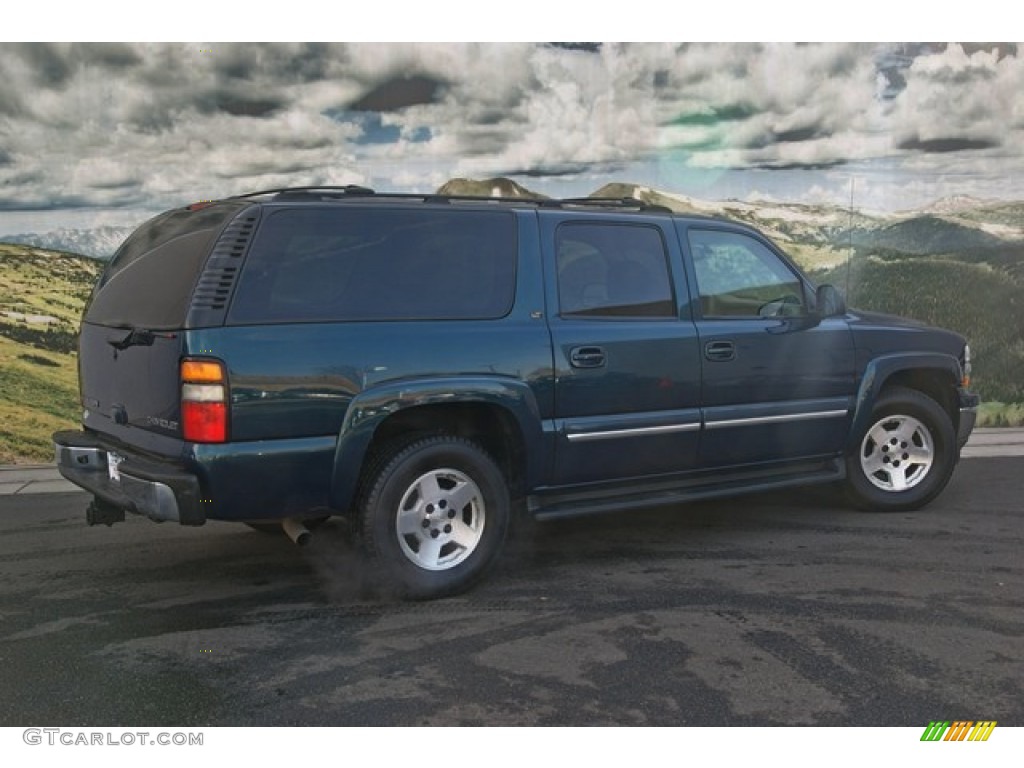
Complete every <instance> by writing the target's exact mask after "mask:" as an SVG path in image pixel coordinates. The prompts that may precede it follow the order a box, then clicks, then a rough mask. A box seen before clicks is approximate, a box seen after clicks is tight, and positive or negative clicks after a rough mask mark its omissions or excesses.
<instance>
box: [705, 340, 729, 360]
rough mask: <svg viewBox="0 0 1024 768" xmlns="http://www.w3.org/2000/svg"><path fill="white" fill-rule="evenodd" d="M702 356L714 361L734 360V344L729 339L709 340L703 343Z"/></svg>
mask: <svg viewBox="0 0 1024 768" xmlns="http://www.w3.org/2000/svg"><path fill="white" fill-rule="evenodd" d="M704 357H706V358H707V359H708V360H714V361H715V362H723V361H726V360H734V359H735V358H736V346H735V345H734V344H733V343H732V342H731V341H709V342H708V343H707V344H705V345H704Z"/></svg>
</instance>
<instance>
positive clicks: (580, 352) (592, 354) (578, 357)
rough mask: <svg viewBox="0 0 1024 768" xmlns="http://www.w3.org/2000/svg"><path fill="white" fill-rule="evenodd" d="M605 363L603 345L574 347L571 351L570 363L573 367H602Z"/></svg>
mask: <svg viewBox="0 0 1024 768" xmlns="http://www.w3.org/2000/svg"><path fill="white" fill-rule="evenodd" d="M604 363H605V357H604V350H603V349H601V347H574V348H573V349H571V350H570V351H569V364H570V365H572V367H573V368H600V367H601V366H602V365H604Z"/></svg>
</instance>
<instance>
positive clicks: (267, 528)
mask: <svg viewBox="0 0 1024 768" xmlns="http://www.w3.org/2000/svg"><path fill="white" fill-rule="evenodd" d="M330 519H331V518H330V517H313V518H310V519H309V520H304V521H303V523H304V524H305V526H306V528H308V529H309V530H311V531H315V530H316V529H317V528H319V527H320V526H321V525H323V524H324V523H326V522H327V521H328V520H330ZM246 525H248V526H249V527H250V528H252V529H253V530H254V531H259V532H260V533H270V534H275V535H276V534H279V533H284V530H282V528H281V523H280V522H277V523H246Z"/></svg>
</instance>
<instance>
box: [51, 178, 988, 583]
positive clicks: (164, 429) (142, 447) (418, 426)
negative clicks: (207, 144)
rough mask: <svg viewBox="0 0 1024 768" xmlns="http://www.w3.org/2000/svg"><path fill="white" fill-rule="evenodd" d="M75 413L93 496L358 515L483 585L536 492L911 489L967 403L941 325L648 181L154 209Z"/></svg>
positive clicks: (160, 515)
mask: <svg viewBox="0 0 1024 768" xmlns="http://www.w3.org/2000/svg"><path fill="white" fill-rule="evenodd" d="M79 361H80V362H79V364H80V379H81V392H82V405H83V409H84V410H83V417H82V423H83V429H82V430H81V431H72V432H59V433H57V434H56V435H54V440H55V443H56V451H57V460H58V464H59V467H60V470H61V472H62V473H63V474H64V476H65V477H67V478H68V479H69V480H71V481H72V482H74V483H76V484H78V485H80V486H81V487H82V488H85V489H86V490H88V491H90V492H91V493H92V494H93V495H94V501H93V502H92V504H91V505H90V507H89V510H88V512H87V516H88V521H89V522H90V523H107V524H109V523H112V522H116V521H118V520H123V519H124V513H125V511H126V510H127V511H129V512H133V513H137V514H141V515H145V516H147V517H150V518H152V519H154V520H158V521H169V522H176V523H181V524H184V525H202V524H203V523H204V522H205V521H207V520H213V519H215V520H233V521H239V522H244V523H249V524H250V525H254V526H257V527H268V526H278V527H283V528H284V530H285V531H286V532H288V533H289V535H290V536H291V537H292V538H293V539H295V540H297V541H302V540H304V539H305V538H306V537H308V535H309V528H311V527H313V525H314V523H316V522H320V521H322V520H323V519H324V518H327V517H329V516H332V515H344V516H351V517H352V518H353V519H354V520H355V521H356V522H357V524H358V528H359V530H360V531H361V534H362V540H363V542H364V544H365V548H366V551H367V553H368V556H369V558H370V560H371V561H372V562H373V563H374V564H376V565H377V566H378V568H377V572H378V574H379V577H380V579H381V581H382V583H385V584H387V585H389V586H391V587H394V588H398V589H399V590H401V591H402V592H403V593H405V594H407V595H409V596H413V597H435V596H439V595H443V594H449V593H452V592H455V591H458V590H460V589H464V588H465V587H466V586H468V585H470V584H471V583H472V582H473V581H475V580H476V579H478V578H479V577H480V576H481V575H482V574H483V573H484V571H485V570H486V569H487V568H488V566H490V565H491V564H492V563H493V561H494V560H495V558H496V557H497V555H498V553H499V551H500V549H501V547H502V543H503V541H504V539H505V535H506V530H507V529H508V526H509V522H510V519H511V518H512V516H513V515H514V514H516V515H518V514H524V515H532V516H534V517H536V518H539V519H550V518H557V517H564V516H569V515H580V514H588V513H594V512H610V511H615V512H619V513H622V514H629V512H630V510H632V509H636V508H639V507H647V506H650V505H653V504H664V503H676V502H680V501H686V500H690V499H697V498H706V497H711V496H722V495H728V494H738V493H744V492H750V491H758V490H763V489H768V488H779V487H784V486H795V485H801V484H808V483H822V482H832V481H840V480H845V483H846V486H847V488H848V490H849V492H850V495H851V498H852V499H853V501H854V502H855V503H857V504H859V505H861V506H865V507H868V508H871V509H878V510H904V509H915V508H918V507H921V506H923V505H924V504H927V503H928V502H929V501H931V500H932V499H933V498H935V496H936V495H937V494H938V493H939V492H940V491H941V490H942V489H943V487H944V486H945V485H946V482H947V481H948V480H949V477H950V475H951V473H952V472H953V469H954V466H955V465H956V462H957V459H958V457H959V450H960V447H961V446H962V445H963V444H964V443H965V442H966V440H967V437H968V435H969V434H970V431H971V429H972V428H973V426H974V420H975V409H976V406H977V397H976V396H975V395H973V394H970V393H969V392H968V390H967V384H968V376H969V373H970V358H969V351H968V348H967V345H966V343H965V341H964V339H963V338H962V337H960V336H958V335H957V334H955V333H951V332H949V331H944V330H939V329H935V328H929V327H926V326H923V325H920V324H917V323H914V322H910V321H906V320H901V319H898V318H893V317H884V316H879V315H873V314H868V313H863V312H856V311H848V310H847V309H846V308H845V307H844V305H843V302H842V299H841V298H840V297H839V295H838V294H837V292H836V291H835V290H834V289H833V288H832V287H831V286H828V285H823V286H818V287H815V286H814V285H812V284H811V283H810V281H809V280H808V279H807V278H806V277H805V276H804V275H803V274H801V272H800V271H799V270H798V269H797V268H796V266H795V265H794V264H793V263H792V262H791V261H790V260H789V259H788V258H786V256H785V255H784V254H783V253H781V252H780V251H779V250H778V249H777V248H776V247H775V246H774V245H773V244H772V243H771V242H770V241H769V240H767V239H766V238H764V237H763V236H762V235H761V234H759V233H758V232H757V231H754V230H752V229H750V228H748V227H745V226H743V225H740V224H736V223H733V222H729V221H723V220H718V219H710V218H699V217H691V216H680V215H674V214H672V213H670V212H668V211H666V210H663V209H658V208H653V207H649V206H646V205H644V204H643V203H640V202H638V201H635V200H628V199H627V200H594V199H583V200H544V201H526V200H497V199H480V198H459V197H439V196H433V195H385V194H374V193H373V192H372V191H371V190H368V189H364V188H355V187H346V188H300V189H284V190H273V191H270V192H262V193H254V194H252V195H246V196H243V197H237V198H231V199H228V200H223V201H217V202H212V203H211V202H205V203H198V204H195V205H191V206H188V207H187V208H182V209H178V210H174V211H170V212H168V213H165V214H163V215H161V216H158V217H157V218H155V219H153V220H152V221H149V222H148V223H146V224H144V225H143V226H142V227H140V228H139V230H138V231H137V232H135V233H134V234H133V235H132V236H131V237H130V238H129V239H128V240H127V241H126V242H125V243H124V245H123V246H122V247H121V249H120V250H119V251H118V252H117V254H116V255H115V256H114V258H113V259H112V260H111V262H110V264H109V265H108V267H107V269H106V270H105V272H104V273H103V275H102V277H101V278H100V280H99V282H98V284H97V286H96V289H95V292H94V293H93V296H92V299H91V301H90V304H89V306H88V308H87V310H86V312H85V316H84V318H83V322H82V329H81V337H80V357H79Z"/></svg>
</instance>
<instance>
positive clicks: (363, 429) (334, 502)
mask: <svg viewBox="0 0 1024 768" xmlns="http://www.w3.org/2000/svg"><path fill="white" fill-rule="evenodd" d="M460 403H478V404H485V405H493V406H497V407H499V408H502V409H504V410H505V411H506V412H508V414H510V415H511V416H512V417H513V418H514V419H515V422H516V423H517V424H518V426H519V431H520V433H521V435H522V438H523V441H524V444H525V446H526V451H525V461H526V466H525V467H523V471H524V472H525V475H526V477H525V481H526V482H525V485H526V487H527V488H531V487H533V486H535V485H536V484H537V483H538V482H539V478H540V477H541V474H542V472H543V467H544V460H545V459H544V455H543V454H544V451H543V450H541V446H543V445H544V444H545V443H544V439H543V434H542V429H541V415H540V409H539V408H538V406H537V400H536V398H535V397H534V394H533V391H532V390H531V389H530V387H529V386H528V385H527V384H525V383H523V382H521V381H516V380H514V379H507V378H501V377H487V376H479V377H477V376H475V377H457V378H455V377H453V378H429V379H414V380H404V381H395V382H388V383H385V384H382V385H380V386H377V387H373V388H372V389H369V390H367V391H365V392H362V393H360V394H359V395H357V396H356V397H354V398H353V399H352V402H351V403H350V405H349V407H348V411H347V412H346V414H345V421H344V423H343V424H342V426H341V431H340V433H339V435H338V447H337V450H336V452H335V456H334V471H333V474H332V477H331V506H332V507H333V508H335V509H339V510H348V509H350V508H351V506H352V504H353V502H354V500H355V496H356V493H357V491H358V489H359V481H360V475H361V472H362V469H363V465H364V462H365V459H366V454H367V451H368V449H369V447H370V444H371V443H372V442H373V438H374V435H375V433H376V432H377V430H378V428H379V427H380V426H381V425H382V424H383V423H384V422H385V421H386V420H387V419H388V418H390V417H392V416H394V415H395V414H396V413H399V412H401V411H404V410H406V409H409V408H417V407H422V406H431V405H453V404H460Z"/></svg>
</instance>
